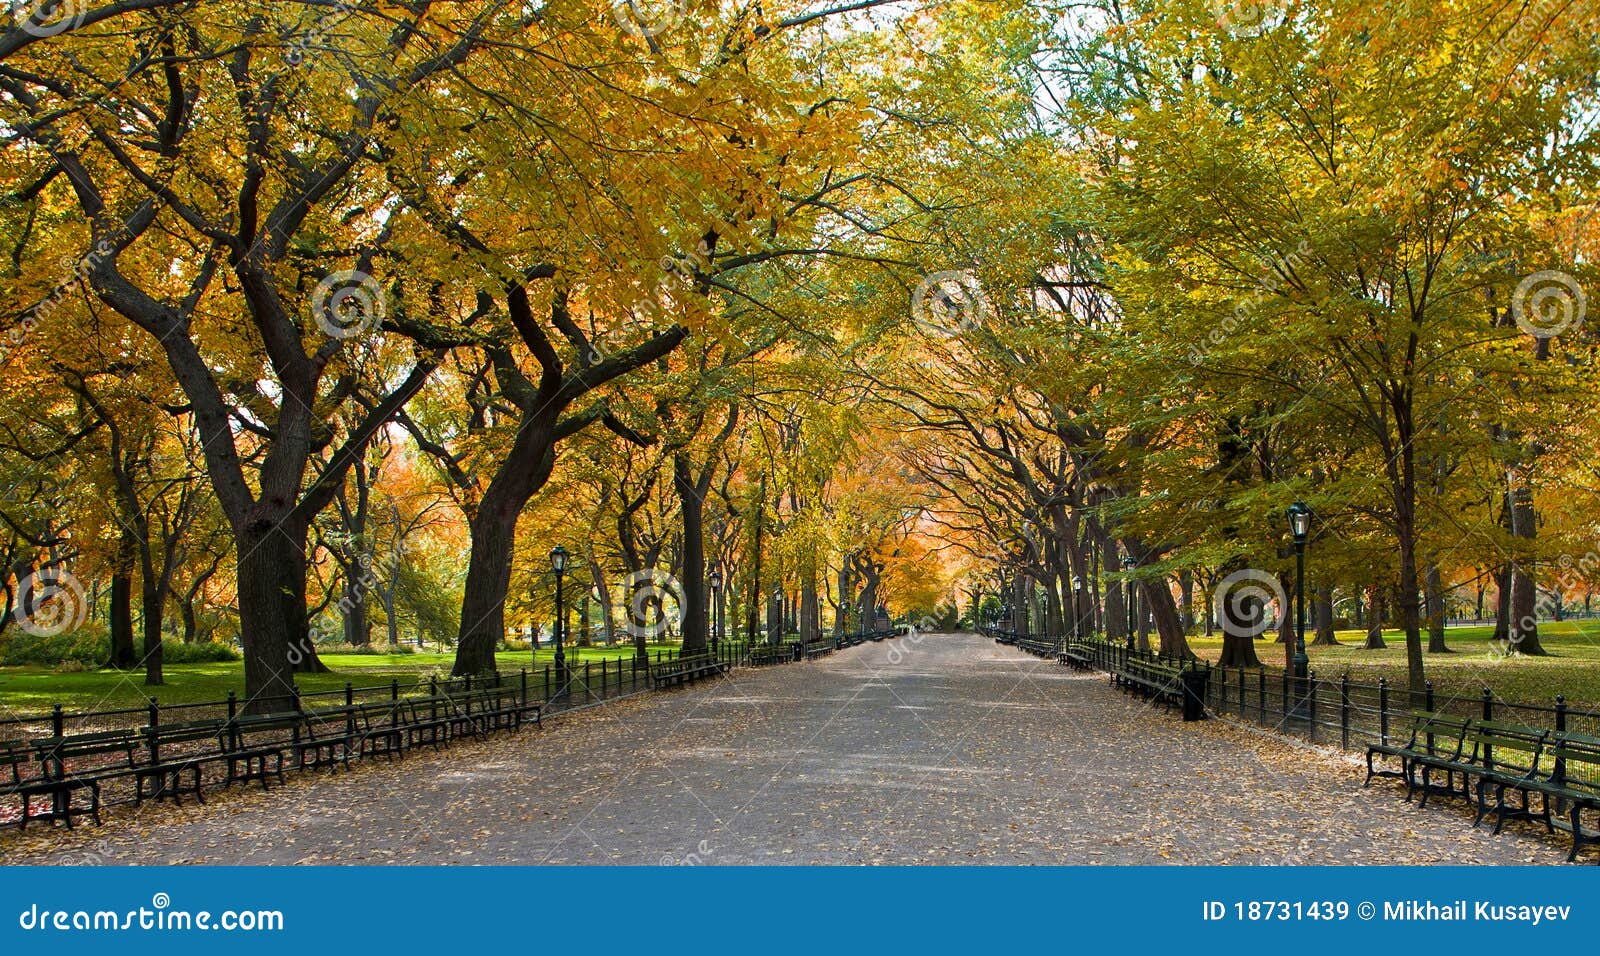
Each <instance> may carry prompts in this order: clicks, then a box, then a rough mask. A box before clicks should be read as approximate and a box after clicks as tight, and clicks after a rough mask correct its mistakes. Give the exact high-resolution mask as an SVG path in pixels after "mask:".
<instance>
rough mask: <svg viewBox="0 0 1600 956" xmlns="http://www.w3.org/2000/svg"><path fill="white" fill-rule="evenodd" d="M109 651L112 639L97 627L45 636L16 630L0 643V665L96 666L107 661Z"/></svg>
mask: <svg viewBox="0 0 1600 956" xmlns="http://www.w3.org/2000/svg"><path fill="white" fill-rule="evenodd" d="M110 648H111V639H110V637H108V636H107V634H106V631H105V628H103V627H100V626H95V625H89V626H85V627H80V628H78V629H77V630H75V631H69V632H67V633H65V634H52V635H48V636H40V635H37V634H29V633H28V632H27V631H24V630H21V629H20V628H15V629H10V633H8V634H7V636H6V637H5V638H4V640H3V642H0V664H5V665H17V664H36V665H43V666H53V665H57V664H65V663H69V662H70V663H74V664H79V665H85V666H89V667H98V666H100V665H101V664H104V663H105V662H106V659H107V657H108V656H109V655H110Z"/></svg>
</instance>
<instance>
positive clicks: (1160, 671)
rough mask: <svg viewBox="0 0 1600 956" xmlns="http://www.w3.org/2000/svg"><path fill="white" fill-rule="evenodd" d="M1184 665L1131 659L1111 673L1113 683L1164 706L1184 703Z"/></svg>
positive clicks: (1140, 658)
mask: <svg viewBox="0 0 1600 956" xmlns="http://www.w3.org/2000/svg"><path fill="white" fill-rule="evenodd" d="M1184 667H1185V665H1183V664H1177V663H1174V664H1169V663H1164V662H1162V661H1159V660H1148V659H1146V658H1142V657H1130V658H1128V659H1126V660H1124V661H1122V663H1120V664H1118V665H1117V666H1116V667H1115V668H1114V669H1113V670H1112V672H1111V679H1112V682H1113V683H1116V684H1120V685H1121V686H1123V687H1124V688H1127V689H1129V690H1132V691H1134V692H1135V693H1138V694H1141V695H1143V696H1145V697H1148V698H1150V699H1152V700H1159V701H1161V703H1162V704H1163V705H1170V704H1182V703H1183V671H1184Z"/></svg>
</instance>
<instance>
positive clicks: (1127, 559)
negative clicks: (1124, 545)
mask: <svg viewBox="0 0 1600 956" xmlns="http://www.w3.org/2000/svg"><path fill="white" fill-rule="evenodd" d="M1135 563H1136V562H1135V561H1134V560H1133V555H1131V554H1127V555H1123V557H1122V570H1124V571H1126V572H1128V573H1129V574H1130V575H1131V574H1132V573H1133V567H1134V564H1135ZM1122 594H1123V597H1125V598H1127V604H1128V652H1129V653H1132V652H1133V629H1134V624H1133V604H1134V601H1135V600H1136V598H1135V596H1134V594H1135V592H1134V590H1133V578H1132V577H1129V578H1128V580H1126V581H1124V582H1123V584H1122Z"/></svg>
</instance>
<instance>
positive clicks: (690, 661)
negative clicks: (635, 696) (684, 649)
mask: <svg viewBox="0 0 1600 956" xmlns="http://www.w3.org/2000/svg"><path fill="white" fill-rule="evenodd" d="M727 670H728V665H727V664H726V663H725V662H723V661H718V660H712V659H711V658H710V657H700V656H695V657H680V658H677V659H675V660H670V661H664V662H662V663H660V664H652V665H650V684H651V686H652V687H655V688H656V689H658V690H659V689H660V688H663V687H678V686H682V685H684V684H692V683H694V682H695V681H697V680H701V679H703V678H706V677H715V676H716V675H718V674H724V673H726V672H727Z"/></svg>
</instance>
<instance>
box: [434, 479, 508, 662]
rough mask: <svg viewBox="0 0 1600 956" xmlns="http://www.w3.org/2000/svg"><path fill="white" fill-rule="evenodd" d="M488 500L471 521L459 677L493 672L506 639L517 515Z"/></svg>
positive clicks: (458, 654) (458, 644)
mask: <svg viewBox="0 0 1600 956" xmlns="http://www.w3.org/2000/svg"><path fill="white" fill-rule="evenodd" d="M484 497H485V501H484V502H483V503H482V504H481V505H480V506H479V508H478V513H477V514H476V515H474V516H473V518H472V520H471V521H470V522H468V524H467V533H468V540H469V541H470V547H469V549H468V552H467V580H466V584H465V589H464V590H463V592H462V595H461V629H460V631H459V632H458V634H457V637H456V660H455V666H454V667H453V668H452V669H451V671H450V673H451V675H452V676H455V677H465V676H468V675H474V676H475V675H478V674H490V673H493V672H494V670H495V656H494V655H495V648H496V647H498V646H499V645H500V644H501V643H503V642H504V640H505V633H506V627H505V599H506V593H507V591H508V590H509V589H510V587H511V560H512V557H513V554H514V550H513V549H514V547H515V543H514V542H515V537H516V528H517V514H518V512H519V511H520V510H521V509H520V507H519V508H517V509H516V510H511V508H510V507H509V505H505V504H501V503H499V502H496V503H495V504H496V505H497V506H496V507H490V502H489V501H488V500H487V499H488V496H487V495H485V496H484Z"/></svg>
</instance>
